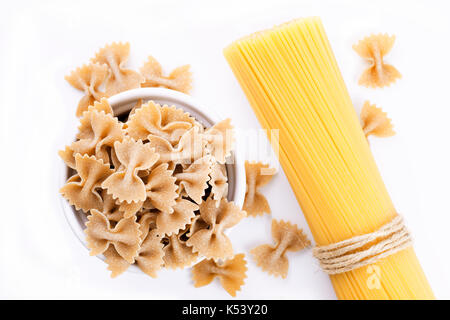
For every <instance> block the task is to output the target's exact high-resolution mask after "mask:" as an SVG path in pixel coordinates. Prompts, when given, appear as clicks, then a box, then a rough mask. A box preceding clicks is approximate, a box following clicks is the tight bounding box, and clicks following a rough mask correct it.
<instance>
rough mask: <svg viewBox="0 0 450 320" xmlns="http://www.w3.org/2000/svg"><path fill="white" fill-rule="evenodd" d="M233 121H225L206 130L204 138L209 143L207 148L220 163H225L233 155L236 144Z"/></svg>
mask: <svg viewBox="0 0 450 320" xmlns="http://www.w3.org/2000/svg"><path fill="white" fill-rule="evenodd" d="M233 128H234V127H233V126H232V125H231V119H225V120H223V121H221V122H219V123H216V124H215V125H214V126H212V127H211V128H208V129H207V130H205V133H204V137H205V139H206V140H207V141H208V144H207V148H208V149H209V151H210V152H211V155H212V156H214V158H215V159H216V160H217V162H219V163H222V164H223V163H225V161H226V157H228V156H229V155H230V154H231V149H232V148H233V143H234V130H233Z"/></svg>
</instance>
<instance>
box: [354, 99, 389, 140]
mask: <svg viewBox="0 0 450 320" xmlns="http://www.w3.org/2000/svg"><path fill="white" fill-rule="evenodd" d="M361 124H362V128H363V131H364V134H365V135H366V138H367V137H368V136H370V135H374V136H377V137H391V136H393V135H395V131H394V129H393V126H392V123H391V119H389V118H388V117H387V114H386V112H383V110H381V108H377V107H376V106H375V105H374V104H373V105H371V104H370V103H369V101H366V102H365V103H364V106H363V108H362V110H361Z"/></svg>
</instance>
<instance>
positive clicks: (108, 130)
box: [70, 110, 125, 163]
mask: <svg viewBox="0 0 450 320" xmlns="http://www.w3.org/2000/svg"><path fill="white" fill-rule="evenodd" d="M78 130H79V132H78V134H77V136H76V137H77V139H78V140H77V141H75V142H73V143H72V144H71V145H70V149H72V150H73V151H74V153H80V154H87V155H89V156H91V155H95V156H96V157H97V158H98V159H102V160H103V161H104V162H105V163H110V159H109V157H110V156H109V153H108V148H112V147H113V146H114V143H115V142H116V141H122V140H123V138H124V136H125V132H124V131H123V130H122V123H120V122H119V120H118V119H117V118H114V117H113V116H112V115H111V114H106V113H105V112H103V111H101V112H98V111H96V110H91V111H86V112H84V113H83V117H82V118H81V119H80V126H79V127H78Z"/></svg>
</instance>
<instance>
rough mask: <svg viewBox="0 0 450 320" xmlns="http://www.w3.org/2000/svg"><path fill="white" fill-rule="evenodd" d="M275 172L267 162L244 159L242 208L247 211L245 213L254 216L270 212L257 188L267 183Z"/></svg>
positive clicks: (267, 204) (265, 200)
mask: <svg viewBox="0 0 450 320" xmlns="http://www.w3.org/2000/svg"><path fill="white" fill-rule="evenodd" d="M275 173H276V169H275V168H269V165H268V164H263V163H261V162H257V163H253V162H248V161H245V175H246V180H247V190H246V193H245V200H244V206H243V207H242V209H243V210H245V211H247V215H249V216H251V217H255V216H259V215H262V214H264V213H270V212H271V210H270V206H269V203H268V202H267V199H266V198H265V197H264V196H263V195H262V194H261V193H260V192H259V188H261V187H262V186H264V185H266V184H267V183H269V181H270V180H271V179H272V177H273V175H274V174H275Z"/></svg>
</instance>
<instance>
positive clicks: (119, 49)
mask: <svg viewBox="0 0 450 320" xmlns="http://www.w3.org/2000/svg"><path fill="white" fill-rule="evenodd" d="M129 54H130V44H129V43H121V42H119V43H116V42H113V43H112V44H110V45H106V46H105V47H103V48H101V49H100V50H99V51H98V52H97V54H96V55H95V57H94V58H92V62H94V63H99V64H105V65H107V66H108V67H109V76H108V79H107V80H106V83H105V92H106V95H107V96H108V97H110V96H112V95H114V94H116V93H119V92H122V91H125V90H129V89H134V88H139V87H140V86H141V82H142V81H143V78H142V76H141V75H140V74H139V73H138V72H136V71H134V70H131V69H126V68H125V67H124V65H125V63H126V62H127V60H128V56H129Z"/></svg>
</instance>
